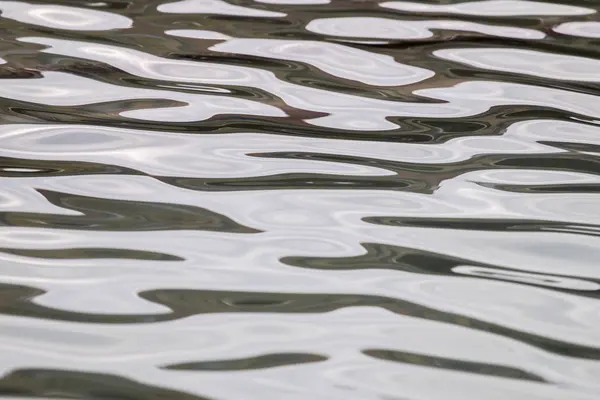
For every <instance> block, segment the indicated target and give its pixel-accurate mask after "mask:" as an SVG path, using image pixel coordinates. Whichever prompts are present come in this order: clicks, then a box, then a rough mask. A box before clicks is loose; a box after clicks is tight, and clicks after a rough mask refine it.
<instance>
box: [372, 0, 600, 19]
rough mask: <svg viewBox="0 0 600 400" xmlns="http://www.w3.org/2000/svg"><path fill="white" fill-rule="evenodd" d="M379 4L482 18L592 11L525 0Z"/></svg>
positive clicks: (424, 11) (399, 8)
mask: <svg viewBox="0 0 600 400" xmlns="http://www.w3.org/2000/svg"><path fill="white" fill-rule="evenodd" d="M380 6H381V7H384V8H390V9H392V10H401V11H412V12H423V13H428V12H431V13H447V14H462V15H475V16H486V17H488V16H489V17H516V16H554V15H556V16H563V15H564V16H569V15H588V14H594V13H595V12H596V10H594V9H593V8H587V7H576V6H572V5H567V4H557V3H546V2H540V1H527V0H484V1H468V2H463V3H455V4H423V3H414V2H409V1H386V2H383V3H380Z"/></svg>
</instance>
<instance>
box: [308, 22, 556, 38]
mask: <svg viewBox="0 0 600 400" xmlns="http://www.w3.org/2000/svg"><path fill="white" fill-rule="evenodd" d="M357 26H360V27H361V28H360V29H357ZM306 29H307V30H309V31H311V32H315V33H320V34H322V35H331V36H341V37H350V38H369V39H397V40H414V39H427V38H430V37H433V33H432V32H431V29H448V30H455V31H463V32H477V33H481V34H485V35H490V36H500V37H506V38H518V39H543V38H544V37H545V36H546V35H545V34H544V33H543V32H540V31H537V30H534V29H526V28H514V27H510V26H502V25H491V24H480V23H475V22H468V21H458V20H444V19H436V20H425V21H409V20H404V21H403V20H397V19H389V18H374V17H339V18H319V19H313V20H312V21H310V22H309V23H308V24H307V25H306Z"/></svg>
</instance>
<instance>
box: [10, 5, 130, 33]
mask: <svg viewBox="0 0 600 400" xmlns="http://www.w3.org/2000/svg"><path fill="white" fill-rule="evenodd" d="M0 11H1V15H0V20H1V18H8V19H14V20H16V21H19V22H23V23H26V24H34V25H40V26H44V27H47V28H53V29H65V30H71V31H105V30H110V29H125V28H130V27H131V26H132V25H133V21H132V20H131V19H130V18H127V17H124V16H122V15H119V14H114V13H109V12H106V11H98V10H89V9H85V8H74V7H64V6H60V5H39V4H30V3H23V2H20V1H0Z"/></svg>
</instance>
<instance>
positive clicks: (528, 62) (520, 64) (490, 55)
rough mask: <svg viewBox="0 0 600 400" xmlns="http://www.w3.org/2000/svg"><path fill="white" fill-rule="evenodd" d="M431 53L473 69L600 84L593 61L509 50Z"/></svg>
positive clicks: (599, 65)
mask: <svg viewBox="0 0 600 400" xmlns="http://www.w3.org/2000/svg"><path fill="white" fill-rule="evenodd" d="M433 54H434V55H435V56H436V57H440V58H443V59H446V60H450V61H456V62H459V63H462V64H467V65H470V66H472V67H476V68H484V69H491V70H494V71H503V72H513V73H517V74H526V75H531V76H535V77H542V78H549V79H556V80H568V81H581V82H600V61H598V60H595V59H592V58H585V57H575V56H571V55H569V56H567V55H561V54H553V53H544V52H541V51H533V50H523V49H511V48H473V49H466V48H465V49H460V48H457V49H442V50H436V51H434V52H433Z"/></svg>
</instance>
